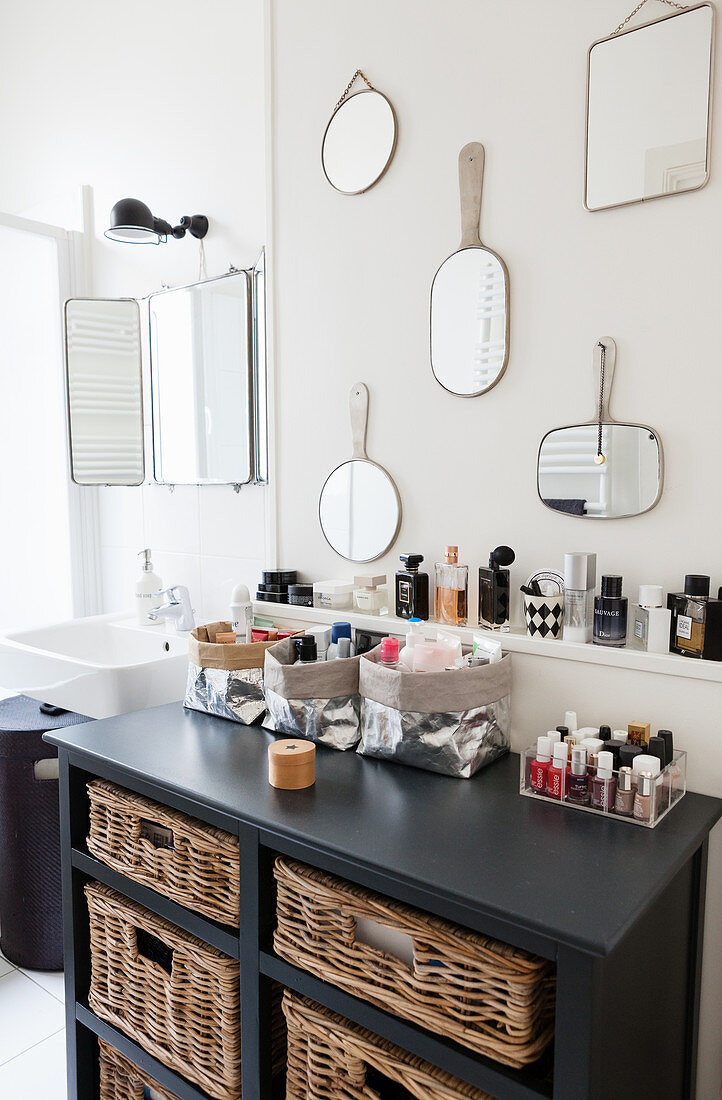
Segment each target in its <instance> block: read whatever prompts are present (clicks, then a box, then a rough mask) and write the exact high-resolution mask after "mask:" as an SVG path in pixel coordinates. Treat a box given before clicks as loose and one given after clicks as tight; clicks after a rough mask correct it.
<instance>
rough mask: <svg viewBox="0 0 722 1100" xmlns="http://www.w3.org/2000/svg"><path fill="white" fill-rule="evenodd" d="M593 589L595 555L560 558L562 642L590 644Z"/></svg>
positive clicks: (573, 555) (575, 555)
mask: <svg viewBox="0 0 722 1100" xmlns="http://www.w3.org/2000/svg"><path fill="white" fill-rule="evenodd" d="M596 585H597V555H596V554H565V555H564V641H565V642H591V640H592V628H593V624H594V589H595V588H596Z"/></svg>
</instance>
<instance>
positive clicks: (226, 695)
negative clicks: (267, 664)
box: [184, 622, 276, 726]
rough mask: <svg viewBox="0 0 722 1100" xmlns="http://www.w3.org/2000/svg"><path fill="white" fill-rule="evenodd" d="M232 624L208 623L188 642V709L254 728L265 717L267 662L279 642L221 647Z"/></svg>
mask: <svg viewBox="0 0 722 1100" xmlns="http://www.w3.org/2000/svg"><path fill="white" fill-rule="evenodd" d="M230 630H231V624H230V623H228V622H219V623H208V625H207V626H198V627H196V629H195V630H193V631H191V635H190V638H189V639H188V682H187V685H186V697H185V702H184V706H186V707H188V709H189V710H200V711H203V712H204V713H206V714H213V715H215V716H216V717H217V718H228V719H229V720H230V721H231V722H241V723H242V724H243V725H245V726H250V725H252V724H253V723H254V722H257V721H258V719H259V718H261V717H262V716H263V714H264V713H265V710H266V701H265V696H264V692H263V661H264V657H265V655H266V650H267V649H268V648H269V647H270V646H272V645H275V644H276V643H275V642H251V643H245V642H239V643H234V642H232V643H229V644H219V643H218V642H216V640H215V639H216V635H217V634H222V633H224V632H228V631H230Z"/></svg>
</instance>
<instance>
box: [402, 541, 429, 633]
mask: <svg viewBox="0 0 722 1100" xmlns="http://www.w3.org/2000/svg"><path fill="white" fill-rule="evenodd" d="M400 560H401V561H402V562H403V563H404V565H405V566H406V568H405V569H399V570H397V573H396V614H397V616H398V617H399V618H400V619H428V617H429V574H428V573H419V566H420V565H421V563H422V561H423V560H424V555H423V554H402V555H401V558H400Z"/></svg>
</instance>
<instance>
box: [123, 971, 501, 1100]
mask: <svg viewBox="0 0 722 1100" xmlns="http://www.w3.org/2000/svg"><path fill="white" fill-rule="evenodd" d="M283 1012H284V1015H285V1017H286V1026H287V1029H288V1063H287V1065H288V1072H287V1077H286V1100H379V1096H380V1095H381V1094H382V1092H377V1091H376V1090H377V1088H380V1089H382V1090H383V1086H384V1085H387V1084H388V1082H389V1081H391V1082H394V1083H395V1084H397V1085H401V1086H402V1087H403V1089H405V1092H404V1095H405V1096H406V1095H408V1096H413V1097H416V1100H493V1098H492V1097H490V1096H489V1094H488V1093H486V1092H481V1091H480V1090H479V1089H476V1088H474V1087H473V1086H472V1085H467V1084H465V1083H464V1082H463V1081H459V1080H458V1078H456V1077H452V1076H451V1075H450V1074H448V1073H445V1072H444V1070H441V1069H437V1067H436V1066H432V1065H429V1063H428V1062H424V1061H423V1060H422V1059H421V1058H415V1057H414V1056H413V1055H412V1054H407V1053H406V1051H404V1050H401V1049H400V1048H399V1047H396V1046H394V1045H393V1043H389V1042H387V1041H386V1040H385V1039H380V1038H379V1037H378V1035H374V1034H372V1032H370V1031H365V1030H364V1029H363V1028H361V1027H357V1026H356V1024H352V1023H349V1021H348V1020H344V1018H343V1017H342V1016H336V1014H335V1013H333V1012H329V1011H328V1009H326V1008H322V1007H321V1006H320V1005H317V1004H314V1002H313V1001H308V1000H306V999H305V998H304V997H299V996H298V995H297V994H295V993H289V992H288V990H286V992H285V993H284V995H283ZM394 1095H395V1093H394ZM104 1100H105V1098H104Z"/></svg>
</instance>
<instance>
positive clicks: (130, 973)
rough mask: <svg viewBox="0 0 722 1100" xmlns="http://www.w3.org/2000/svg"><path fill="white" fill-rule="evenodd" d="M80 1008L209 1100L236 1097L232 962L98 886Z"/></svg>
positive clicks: (237, 1041)
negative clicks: (84, 1000) (88, 974)
mask: <svg viewBox="0 0 722 1100" xmlns="http://www.w3.org/2000/svg"><path fill="white" fill-rule="evenodd" d="M85 895H86V898H87V901H88V912H89V916H90V958H91V980H90V994H89V997H88V1003H89V1005H90V1008H91V1009H92V1010H93V1012H95V1014H96V1015H97V1016H100V1018H101V1019H103V1020H107V1021H108V1023H111V1024H113V1025H114V1026H115V1027H117V1028H119V1029H120V1030H121V1031H123V1032H124V1033H125V1034H126V1035H128V1036H129V1037H130V1038H131V1039H134V1040H135V1041H136V1042H137V1043H139V1044H140V1045H141V1046H142V1047H143V1048H144V1050H147V1051H148V1053H149V1054H152V1055H153V1057H154V1058H157V1059H158V1061H159V1062H163V1064H164V1065H166V1066H169V1067H170V1069H172V1070H175V1071H176V1073H179V1074H181V1076H183V1077H185V1078H187V1080H189V1081H192V1082H193V1083H194V1084H196V1085H199V1086H200V1087H201V1088H202V1089H204V1090H205V1091H206V1092H207V1093H208V1094H209V1096H212V1097H215V1098H216V1100H239V1097H240V1095H241V1087H240V1080H241V1031H240V979H239V964H238V962H236V961H235V960H234V959H231V958H229V957H228V956H227V955H223V954H222V953H221V952H220V951H217V950H216V949H215V948H213V947H208V946H207V945H206V944H204V943H202V942H201V941H200V940H198V939H196V937H195V936H191V935H189V933H188V932H184V931H182V930H181V929H179V928H176V927H174V925H172V924H170V923H169V922H168V921H166V920H163V918H162V917H158V916H155V914H153V913H149V912H148V911H147V910H146V909H143V908H142V906H140V905H138V904H136V903H135V902H133V901H129V900H128V899H126V898H124V897H122V896H121V895H120V894H116V893H115V891H114V890H111V889H110V888H109V887H107V886H105V885H103V884H102V883H98V882H91V883H88V885H87V886H86V887H85Z"/></svg>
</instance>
